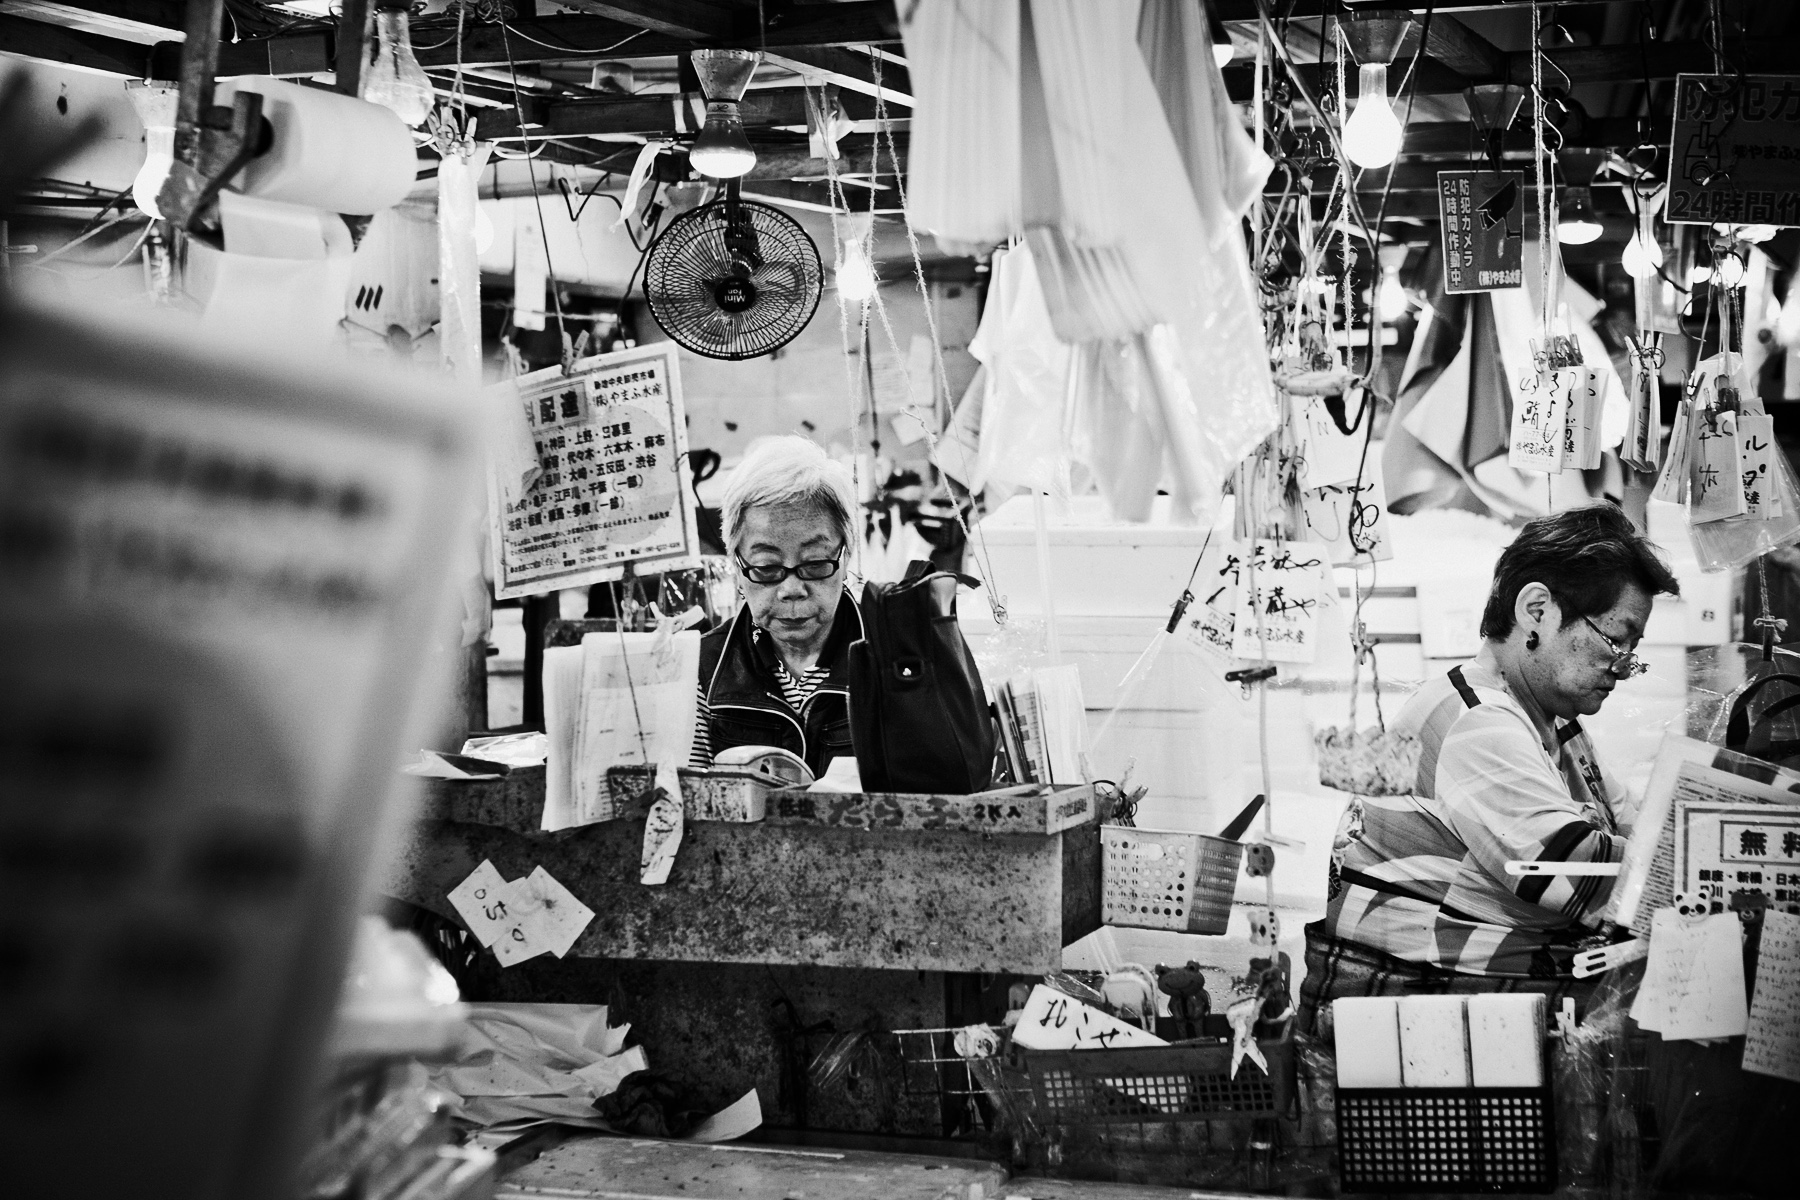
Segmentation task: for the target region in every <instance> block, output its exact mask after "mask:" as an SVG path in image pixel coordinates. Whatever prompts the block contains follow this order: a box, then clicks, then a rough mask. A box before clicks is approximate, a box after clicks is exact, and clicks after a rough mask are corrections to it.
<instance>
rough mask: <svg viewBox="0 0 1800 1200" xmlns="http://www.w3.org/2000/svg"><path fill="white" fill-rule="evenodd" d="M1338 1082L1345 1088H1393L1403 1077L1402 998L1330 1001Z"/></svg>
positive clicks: (1361, 997)
mask: <svg viewBox="0 0 1800 1200" xmlns="http://www.w3.org/2000/svg"><path fill="white" fill-rule="evenodd" d="M1331 1023H1332V1026H1333V1029H1334V1030H1335V1034H1336V1039H1337V1081H1338V1086H1339V1087H1346V1088H1394V1087H1399V1086H1401V1077H1400V998H1399V997H1398V996H1345V997H1342V998H1340V999H1337V1000H1333V1001H1332V1002H1331Z"/></svg>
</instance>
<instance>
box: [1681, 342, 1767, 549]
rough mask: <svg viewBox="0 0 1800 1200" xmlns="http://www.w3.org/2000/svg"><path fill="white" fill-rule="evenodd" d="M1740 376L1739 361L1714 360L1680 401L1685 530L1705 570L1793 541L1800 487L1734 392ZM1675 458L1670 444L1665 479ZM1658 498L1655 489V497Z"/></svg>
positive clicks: (1750, 407) (1757, 408)
mask: <svg viewBox="0 0 1800 1200" xmlns="http://www.w3.org/2000/svg"><path fill="white" fill-rule="evenodd" d="M1741 370H1742V356H1741V355H1738V354H1733V353H1726V354H1719V355H1715V356H1714V357H1713V358H1710V359H1707V360H1706V361H1705V362H1703V363H1701V364H1699V365H1698V366H1697V367H1696V369H1695V374H1694V380H1693V383H1692V384H1690V386H1689V389H1688V395H1687V396H1686V397H1684V399H1683V409H1682V412H1683V414H1684V415H1685V417H1686V422H1685V424H1686V426H1687V429H1686V433H1687V456H1688V460H1689V461H1688V462H1687V464H1686V468H1687V470H1686V473H1687V486H1688V494H1687V499H1688V505H1689V507H1688V520H1689V531H1690V533H1691V535H1692V538H1693V543H1694V556H1695V557H1696V558H1697V559H1699V561H1700V566H1701V567H1702V568H1703V569H1704V570H1708V571H1721V570H1725V569H1727V568H1735V567H1741V566H1746V565H1748V564H1749V563H1750V562H1751V561H1753V560H1754V559H1756V558H1758V557H1760V556H1762V555H1764V554H1767V553H1769V552H1770V551H1771V550H1777V549H1780V548H1781V547H1783V546H1787V545H1791V544H1793V543H1794V542H1797V541H1800V481H1796V479H1795V477H1794V472H1793V468H1792V467H1790V466H1789V465H1788V461H1787V455H1785V454H1783V453H1781V452H1780V450H1779V448H1778V447H1777V446H1776V444H1775V426H1774V420H1773V418H1771V417H1770V416H1769V415H1768V414H1767V413H1766V412H1765V411H1764V410H1763V407H1762V403H1761V401H1759V400H1757V399H1756V397H1755V395H1754V394H1753V393H1752V392H1750V391H1748V390H1747V389H1743V388H1741V387H1738V386H1736V385H1737V384H1738V383H1739V382H1740V380H1739V378H1738V376H1739V375H1740V373H1741ZM1681 424H1682V422H1681V421H1680V420H1679V419H1678V421H1677V425H1678V429H1677V433H1680V432H1682V431H1681V429H1680V428H1679V426H1680V425H1681ZM1676 457H1677V455H1676V450H1675V442H1674V440H1673V438H1671V441H1670V451H1669V460H1670V461H1669V464H1668V465H1667V466H1666V467H1665V469H1664V476H1665V479H1666V477H1667V476H1668V474H1669V473H1670V471H1671V470H1672V469H1673V468H1674V467H1675V465H1676V464H1675V459H1676ZM1663 492H1664V488H1663V485H1662V483H1660V482H1659V484H1658V487H1657V493H1658V497H1659V498H1662V496H1661V494H1662V493H1663Z"/></svg>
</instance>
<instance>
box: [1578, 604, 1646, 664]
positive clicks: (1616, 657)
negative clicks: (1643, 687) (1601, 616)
mask: <svg viewBox="0 0 1800 1200" xmlns="http://www.w3.org/2000/svg"><path fill="white" fill-rule="evenodd" d="M1581 619H1582V620H1583V621H1587V627H1588V628H1589V629H1591V630H1593V631H1594V636H1596V637H1598V638H1599V639H1600V640H1601V641H1603V642H1605V643H1606V648H1607V649H1608V650H1611V651H1612V656H1613V657H1612V662H1611V663H1609V664H1607V668H1606V669H1607V670H1609V671H1611V672H1612V673H1613V674H1614V675H1618V676H1621V677H1623V678H1625V679H1630V678H1631V677H1632V676H1634V675H1642V674H1643V673H1644V672H1645V671H1648V670H1649V669H1650V664H1649V663H1647V662H1645V661H1644V660H1643V659H1641V658H1639V657H1638V656H1637V652H1636V651H1635V650H1627V649H1625V647H1623V646H1621V645H1619V643H1617V642H1615V641H1613V640H1612V639H1611V638H1609V637H1607V636H1606V631H1605V630H1603V629H1601V628H1600V627H1599V626H1598V625H1596V624H1594V623H1593V622H1592V621H1589V620H1588V619H1587V618H1586V617H1583V618H1581Z"/></svg>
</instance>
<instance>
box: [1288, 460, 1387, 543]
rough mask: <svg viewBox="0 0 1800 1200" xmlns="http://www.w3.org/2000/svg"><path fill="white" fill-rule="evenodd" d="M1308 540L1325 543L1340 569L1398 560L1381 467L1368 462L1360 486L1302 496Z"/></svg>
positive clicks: (1301, 512)
mask: <svg viewBox="0 0 1800 1200" xmlns="http://www.w3.org/2000/svg"><path fill="white" fill-rule="evenodd" d="M1300 514H1301V520H1302V523H1303V525H1304V533H1305V540H1306V541H1309V542H1318V543H1321V544H1323V545H1324V546H1325V547H1326V549H1327V553H1328V554H1329V557H1330V560H1331V562H1332V563H1333V564H1335V565H1337V566H1340V567H1341V566H1348V565H1351V564H1354V563H1359V562H1363V563H1374V562H1386V561H1387V560H1388V559H1390V558H1392V557H1394V549H1393V546H1392V544H1390V542H1389V541H1388V527H1387V489H1386V487H1384V486H1383V484H1382V480H1381V467H1380V465H1379V464H1377V463H1368V464H1367V465H1366V466H1365V467H1364V470H1363V480H1362V482H1361V483H1360V484H1358V483H1355V482H1351V483H1344V484H1336V485H1333V486H1331V487H1326V488H1320V489H1318V490H1317V491H1309V492H1302V493H1300Z"/></svg>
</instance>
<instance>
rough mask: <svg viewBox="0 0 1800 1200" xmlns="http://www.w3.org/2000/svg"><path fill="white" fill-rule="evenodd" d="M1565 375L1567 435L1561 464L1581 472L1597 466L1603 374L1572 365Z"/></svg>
mask: <svg viewBox="0 0 1800 1200" xmlns="http://www.w3.org/2000/svg"><path fill="white" fill-rule="evenodd" d="M1560 374H1562V375H1564V376H1567V378H1568V387H1569V397H1568V421H1567V427H1568V436H1567V441H1566V442H1565V445H1566V447H1567V454H1566V455H1565V456H1564V459H1563V464H1564V465H1565V466H1568V467H1574V468H1576V469H1578V470H1582V471H1592V470H1594V469H1595V468H1596V467H1598V466H1599V465H1600V456H1601V453H1602V450H1601V447H1600V412H1601V409H1602V407H1603V406H1604V405H1605V403H1606V376H1605V375H1602V374H1601V373H1600V372H1599V371H1596V370H1595V369H1594V368H1592V367H1588V366H1580V367H1571V368H1569V369H1568V370H1567V371H1563V372H1560Z"/></svg>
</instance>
